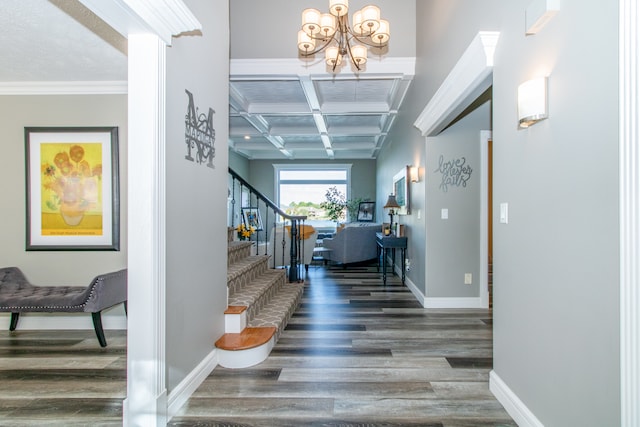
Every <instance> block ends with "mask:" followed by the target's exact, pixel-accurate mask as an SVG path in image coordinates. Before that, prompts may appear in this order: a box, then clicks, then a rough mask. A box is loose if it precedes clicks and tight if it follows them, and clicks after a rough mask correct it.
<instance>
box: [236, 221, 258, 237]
mask: <svg viewBox="0 0 640 427" xmlns="http://www.w3.org/2000/svg"><path fill="white" fill-rule="evenodd" d="M236 231H237V232H238V239H240V240H247V239H248V238H250V237H251V235H252V234H253V233H255V232H256V228H255V227H253V226H249V227H247V226H246V225H244V223H243V222H242V223H240V225H238V226H237V227H236Z"/></svg>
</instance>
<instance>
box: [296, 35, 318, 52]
mask: <svg viewBox="0 0 640 427" xmlns="http://www.w3.org/2000/svg"><path fill="white" fill-rule="evenodd" d="M315 47H316V41H315V40H314V39H312V38H311V36H309V35H308V34H307V33H305V32H304V31H302V30H300V31H298V49H300V51H302V52H305V53H306V52H309V51H311V50H313V49H315Z"/></svg>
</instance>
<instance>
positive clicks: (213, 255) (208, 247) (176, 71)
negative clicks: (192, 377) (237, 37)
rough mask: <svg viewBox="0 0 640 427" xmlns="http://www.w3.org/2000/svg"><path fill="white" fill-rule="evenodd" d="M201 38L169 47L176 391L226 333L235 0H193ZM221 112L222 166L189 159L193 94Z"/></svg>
mask: <svg viewBox="0 0 640 427" xmlns="http://www.w3.org/2000/svg"><path fill="white" fill-rule="evenodd" d="M185 3H186V5H187V6H188V7H189V9H190V10H191V11H192V12H193V13H194V15H196V16H197V17H198V20H199V21H200V23H201V24H202V35H201V36H193V37H191V36H182V37H177V38H174V39H173V44H172V46H171V47H170V48H168V49H167V102H166V105H167V111H166V115H167V125H166V129H167V140H166V153H167V155H166V158H167V159H166V168H167V189H166V195H167V203H166V206H167V208H166V212H167V218H166V222H167V245H166V246H167V253H166V269H167V270H166V272H167V293H166V298H167V299H166V304H167V309H166V313H167V317H166V325H167V344H166V348H167V370H168V381H167V385H168V390H169V391H171V390H173V389H174V388H175V387H176V385H177V384H178V383H179V382H180V381H182V380H183V379H184V378H185V376H186V375H187V374H188V373H190V372H191V371H192V370H193V369H194V368H195V367H196V366H197V365H198V364H199V363H200V362H201V361H202V360H204V359H205V357H206V356H207V355H209V354H210V353H211V352H212V351H213V348H214V342H215V341H216V339H218V338H219V337H220V336H221V335H222V334H223V333H224V314H223V313H224V310H225V309H226V307H227V286H226V278H227V276H226V271H227V241H226V238H225V237H226V235H227V234H226V211H225V209H224V208H221V207H220V202H219V201H220V200H225V199H226V197H227V176H228V171H227V169H228V153H227V138H228V102H229V99H228V85H227V82H228V80H229V75H228V64H229V59H228V57H229V52H228V43H227V41H228V30H229V28H228V2H227V1H226V0H216V1H211V0H187V1H185ZM185 89H186V90H189V91H190V92H191V93H192V94H193V97H194V104H195V107H196V108H198V109H199V112H200V113H204V114H207V113H208V111H209V108H213V109H214V110H215V114H214V117H213V127H214V128H215V131H216V143H215V147H216V157H215V159H214V166H215V168H214V169H212V168H209V167H207V166H206V165H205V164H198V163H196V162H191V161H188V160H186V159H185V155H186V154H187V148H186V144H185V137H184V133H185V115H186V113H187V105H188V98H187V94H186V93H185Z"/></svg>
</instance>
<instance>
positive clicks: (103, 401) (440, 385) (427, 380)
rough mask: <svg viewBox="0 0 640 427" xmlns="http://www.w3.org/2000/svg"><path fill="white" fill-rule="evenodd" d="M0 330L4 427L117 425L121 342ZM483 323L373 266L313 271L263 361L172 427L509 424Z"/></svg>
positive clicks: (207, 386) (204, 388)
mask: <svg viewBox="0 0 640 427" xmlns="http://www.w3.org/2000/svg"><path fill="white" fill-rule="evenodd" d="M107 339H108V340H109V346H108V347H107V348H106V349H101V348H100V347H99V346H98V345H97V343H96V342H95V337H94V335H93V332H92V331H16V332H15V333H9V332H8V331H0V426H32V425H39V426H53V425H55V426H85V425H92V426H117V425H121V419H122V399H123V398H124V396H125V391H126V385H125V381H126V380H125V377H126V374H125V369H126V351H125V336H124V333H122V332H113V331H107ZM491 342H492V341H491V314H490V312H489V311H486V310H426V309H423V308H421V307H420V305H419V304H418V303H417V302H416V301H415V298H414V297H413V296H412V294H411V293H410V292H409V291H408V289H407V288H406V287H404V286H402V285H401V284H400V283H399V280H398V278H397V277H395V276H393V277H391V278H390V279H389V280H388V282H387V286H386V288H385V287H383V286H382V285H381V279H380V275H379V274H378V273H376V269H375V267H366V266H365V267H351V268H348V269H346V270H345V269H342V268H340V267H333V266H329V267H318V266H312V267H311V268H310V271H309V277H308V281H307V287H306V290H305V297H304V300H303V302H302V305H301V306H300V308H299V309H298V311H297V312H296V313H295V315H294V317H293V318H292V320H291V322H290V323H289V326H288V327H287V329H286V330H285V331H284V332H283V334H282V336H281V338H280V341H279V342H278V344H277V345H276V347H275V348H274V350H273V352H272V354H271V356H270V357H269V358H268V359H267V360H266V361H265V362H263V363H262V364H260V365H258V366H255V367H253V368H249V369H243V370H229V369H224V368H220V367H218V368H216V369H215V370H214V371H213V372H212V374H211V375H210V376H209V377H208V378H207V380H205V382H204V383H203V384H202V385H201V386H200V387H199V389H198V390H197V391H196V392H195V394H194V395H193V397H192V398H191V399H190V400H189V401H188V403H187V405H185V407H184V408H183V409H182V411H181V413H180V414H179V415H178V416H176V417H174V419H173V420H172V421H171V423H170V425H172V426H220V427H222V426H229V427H231V426H236V427H241V426H245V427H257V426H269V427H275V426H278V427H287V426H296V427H298V426H336V427H337V426H344V427H356V426H358V427H364V426H370V427H376V426H386V427H392V426H425V427H428V426H433V427H435V426H442V427H454V426H457V427H471V426H474V427H475V426H478V427H484V426H496V427H498V426H515V425H516V424H515V423H514V422H513V421H512V420H511V419H510V417H509V416H508V415H507V414H506V412H505V411H504V410H503V409H502V407H501V406H500V404H499V403H498V402H497V401H496V400H495V398H494V397H493V396H492V394H491V393H490V392H489V390H488V375H489V370H490V368H491V364H492V345H491Z"/></svg>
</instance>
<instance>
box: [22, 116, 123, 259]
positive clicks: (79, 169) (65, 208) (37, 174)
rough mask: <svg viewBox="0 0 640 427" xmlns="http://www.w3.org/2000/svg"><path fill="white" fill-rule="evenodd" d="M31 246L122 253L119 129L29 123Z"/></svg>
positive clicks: (33, 248) (28, 240)
mask: <svg viewBox="0 0 640 427" xmlns="http://www.w3.org/2000/svg"><path fill="white" fill-rule="evenodd" d="M24 134H25V162H26V167H25V170H26V245H25V246H26V250H27V251H90V250H100V251H119V250H120V180H119V163H118V128H117V127H25V129H24Z"/></svg>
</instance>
